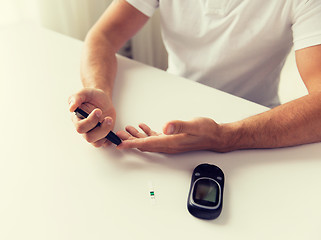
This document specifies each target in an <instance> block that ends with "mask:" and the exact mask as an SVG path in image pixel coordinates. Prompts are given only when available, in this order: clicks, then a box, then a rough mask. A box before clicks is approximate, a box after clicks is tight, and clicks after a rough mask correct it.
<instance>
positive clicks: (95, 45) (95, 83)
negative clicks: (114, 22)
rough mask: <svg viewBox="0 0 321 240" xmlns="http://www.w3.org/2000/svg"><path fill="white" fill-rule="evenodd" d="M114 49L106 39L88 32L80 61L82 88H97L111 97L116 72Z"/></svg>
mask: <svg viewBox="0 0 321 240" xmlns="http://www.w3.org/2000/svg"><path fill="white" fill-rule="evenodd" d="M115 54H116V49H115V47H113V46H112V45H111V44H110V43H109V41H108V38H107V37H106V36H104V35H102V34H99V33H91V32H89V33H88V35H87V37H86V40H85V46H84V49H83V53H82V59H81V80H82V83H83V86H84V87H90V88H98V89H101V90H103V91H104V92H105V93H106V94H107V95H108V96H110V97H111V96H112V90H113V86H114V79H115V76H116V72H117V59H116V56H115Z"/></svg>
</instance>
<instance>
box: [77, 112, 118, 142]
mask: <svg viewBox="0 0 321 240" xmlns="http://www.w3.org/2000/svg"><path fill="white" fill-rule="evenodd" d="M75 114H76V115H77V117H79V118H87V117H88V115H89V114H88V113H86V112H85V111H84V110H82V109H80V108H77V109H76V110H75ZM100 125H101V123H100V122H98V123H97V125H96V126H95V127H99V126H100ZM105 138H107V139H108V140H109V141H111V142H112V143H113V144H116V145H119V144H121V139H120V138H119V137H118V136H117V135H116V134H115V133H113V132H112V131H110V132H109V133H108V134H107V136H106V137H105Z"/></svg>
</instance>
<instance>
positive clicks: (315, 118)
mask: <svg viewBox="0 0 321 240" xmlns="http://www.w3.org/2000/svg"><path fill="white" fill-rule="evenodd" d="M157 7H159V8H160V13H161V18H162V32H163V37H164V44H165V46H166V49H167V51H168V55H169V68H168V71H169V72H171V73H174V74H178V75H181V76H184V77H186V78H188V79H191V80H195V81H198V82H201V83H204V84H207V85H209V86H212V87H215V88H218V89H221V90H223V91H226V92H229V93H232V94H235V95H237V96H240V97H243V98H246V99H248V100H251V101H255V102H257V103H260V104H263V105H266V106H270V107H274V108H272V109H271V110H269V111H267V112H264V113H262V114H259V115H255V116H252V117H249V118H247V119H244V120H242V121H238V122H233V123H226V124H217V123H216V122H215V121H214V120H212V119H208V118H198V119H195V120H192V121H186V122H184V121H171V122H169V123H167V124H166V125H165V127H164V130H163V134H159V133H156V132H154V131H152V130H151V129H150V128H149V127H148V126H147V125H145V124H141V125H140V128H141V129H142V130H143V131H144V133H140V132H139V131H138V130H137V129H136V128H134V127H127V128H126V130H127V132H125V131H120V132H118V133H117V135H119V136H120V137H121V138H122V139H123V140H124V141H123V143H122V144H121V145H119V146H118V148H119V149H125V148H138V149H140V150H142V151H151V152H165V153H177V152H185V151H193V150H212V151H217V152H228V151H233V150H237V149H251V148H277V147H286V146H295V145H300V144H305V143H312V142H319V141H321V24H320V23H321V0H304V1H302V0H272V1H258V0H199V1H188V0H175V1H173V0H160V1H157V0H127V1H125V0H119V1H114V2H113V3H112V4H111V6H110V7H109V8H108V9H107V10H106V12H105V13H104V14H103V16H102V17H101V18H100V19H99V20H98V22H97V23H96V24H95V26H94V27H93V28H92V29H91V30H90V32H89V33H88V35H87V38H86V41H85V48H84V53H83V59H82V66H81V73H82V82H83V85H84V89H82V90H81V91H80V92H78V93H76V94H74V95H73V96H71V97H70V99H69V103H70V111H74V110H75V109H76V107H78V106H81V107H82V108H84V110H87V111H88V112H91V113H90V115H89V117H88V118H87V119H85V120H80V119H79V118H77V117H76V116H73V122H74V124H75V127H76V129H77V131H78V132H79V133H81V134H83V136H84V137H85V139H86V140H87V141H88V142H90V143H92V144H93V145H94V146H96V147H100V146H105V145H108V144H109V143H108V142H107V140H106V139H105V138H104V136H106V134H107V133H108V132H109V131H110V130H111V129H112V128H113V126H114V121H115V117H116V111H115V109H114V107H113V104H112V97H111V96H112V89H113V82H114V78H115V74H116V68H117V62H116V57H115V53H116V52H117V51H118V50H119V49H120V47H121V46H122V45H123V44H124V43H125V42H126V41H127V40H128V39H130V38H131V37H132V36H133V35H134V34H135V33H136V32H137V31H138V30H139V29H140V28H141V27H142V26H143V25H144V24H145V23H146V22H147V21H148V19H149V17H150V16H151V15H152V14H153V12H154V10H155V9H156V8H157ZM292 45H293V46H294V49H295V56H296V62H297V67H298V70H299V72H300V74H301V77H302V80H303V81H304V83H305V85H306V87H307V90H308V92H309V94H308V95H307V96H304V97H302V98H300V99H296V100H294V101H291V102H289V103H286V104H283V105H279V100H278V97H277V89H278V82H279V74H280V71H281V69H282V66H283V63H284V60H285V58H286V56H287V54H288V52H289V51H290V49H291V47H292ZM98 121H100V122H102V124H101V126H100V127H97V128H95V129H93V128H94V127H95V126H96V124H97V123H98ZM92 129H93V130H92Z"/></svg>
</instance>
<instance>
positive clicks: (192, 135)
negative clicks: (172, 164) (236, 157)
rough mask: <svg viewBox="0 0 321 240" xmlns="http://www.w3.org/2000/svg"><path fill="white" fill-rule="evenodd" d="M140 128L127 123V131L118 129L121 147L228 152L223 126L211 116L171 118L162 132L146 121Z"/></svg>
mask: <svg viewBox="0 0 321 240" xmlns="http://www.w3.org/2000/svg"><path fill="white" fill-rule="evenodd" d="M139 128H140V129H141V130H143V133H142V132H139V131H138V130H137V129H136V128H135V127H132V126H128V127H126V131H118V132H117V135H118V136H119V137H120V138H121V139H122V140H123V142H122V144H120V145H119V146H118V147H117V148H118V149H129V148H137V149H139V150H140V151H143V152H160V153H181V152H188V151H196V150H210V151H216V152H226V151H228V150H227V149H226V144H225V143H224V140H223V136H222V135H223V134H222V126H221V125H219V124H217V123H216V122H215V121H213V120H212V119H209V118H197V119H194V120H192V121H178V120H177V121H171V122H168V123H167V124H166V125H165V126H164V128H163V133H157V132H155V131H153V130H152V129H150V127H148V126H147V125H146V124H140V125H139Z"/></svg>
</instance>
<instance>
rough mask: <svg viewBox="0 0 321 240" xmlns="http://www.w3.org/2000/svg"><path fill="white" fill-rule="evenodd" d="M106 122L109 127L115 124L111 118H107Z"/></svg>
mask: <svg viewBox="0 0 321 240" xmlns="http://www.w3.org/2000/svg"><path fill="white" fill-rule="evenodd" d="M105 121H106V123H107V125H109V126H110V125H112V124H113V119H111V118H105Z"/></svg>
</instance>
